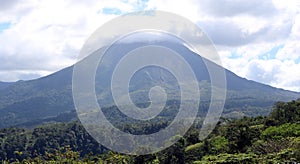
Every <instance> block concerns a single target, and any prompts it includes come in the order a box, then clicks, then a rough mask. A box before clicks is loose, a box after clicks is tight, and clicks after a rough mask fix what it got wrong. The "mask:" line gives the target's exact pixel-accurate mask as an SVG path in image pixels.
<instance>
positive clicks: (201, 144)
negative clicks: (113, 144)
mask: <svg viewBox="0 0 300 164" xmlns="http://www.w3.org/2000/svg"><path fill="white" fill-rule="evenodd" d="M299 112H300V100H297V101H292V102H287V103H283V102H280V103H276V104H275V105H274V109H273V111H272V113H271V114H270V116H268V117H265V116H259V117H254V118H249V117H244V118H242V119H238V120H234V119H226V118H222V119H220V121H219V123H218V125H217V126H216V128H215V129H214V131H213V132H212V133H211V134H210V135H209V137H207V138H206V139H205V140H203V141H200V140H199V139H198V135H199V128H198V126H196V125H195V126H193V127H192V128H191V129H190V130H189V131H188V133H187V134H186V135H185V136H183V137H182V138H181V139H180V140H179V141H178V142H177V143H176V144H174V145H173V146H171V147H169V148H167V149H165V150H163V151H161V152H158V153H155V154H150V155H144V156H129V155H124V154H118V153H115V152H112V151H109V150H107V149H105V148H104V147H102V146H101V145H99V144H98V143H97V142H96V141H95V140H94V139H93V138H91V137H90V136H89V135H88V133H86V131H85V130H84V128H83V127H82V126H81V124H80V123H78V122H72V123H60V124H52V125H47V126H41V127H36V128H34V129H21V128H6V129H1V130H0V159H1V160H2V163H8V162H9V163H11V162H15V163H55V162H56V163H220V164H222V163H230V164H232V163H237V164H238V163H291V162H299V161H300V118H299ZM162 125H163V126H162ZM164 125H165V123H164V122H162V121H160V122H157V123H155V124H150V123H149V124H141V125H140V126H139V127H136V126H137V125H134V126H135V127H134V128H133V129H136V130H137V131H142V129H147V131H145V130H144V131H143V132H146V133H149V132H153V131H157V129H160V128H163V127H164ZM129 126H130V125H129V124H128V125H126V126H124V130H126V129H127V131H130V130H128V129H129V128H130V127H129ZM149 127H152V128H149ZM155 127H156V128H155ZM131 130H132V129H131ZM131 132H132V131H131Z"/></svg>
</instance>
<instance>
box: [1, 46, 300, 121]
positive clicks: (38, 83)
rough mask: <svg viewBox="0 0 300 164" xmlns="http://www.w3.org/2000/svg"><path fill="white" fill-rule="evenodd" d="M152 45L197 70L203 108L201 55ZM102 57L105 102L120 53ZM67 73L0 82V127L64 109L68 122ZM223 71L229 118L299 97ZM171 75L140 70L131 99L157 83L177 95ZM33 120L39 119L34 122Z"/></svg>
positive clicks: (206, 80) (205, 82)
mask: <svg viewBox="0 0 300 164" xmlns="http://www.w3.org/2000/svg"><path fill="white" fill-rule="evenodd" d="M147 44H149V43H120V44H116V45H115V47H114V48H113V49H112V52H111V53H112V54H116V53H119V52H122V53H123V54H126V52H129V51H130V50H131V49H132V48H135V47H139V46H141V45H147ZM151 44H156V45H161V46H165V47H169V48H171V49H173V50H175V51H177V53H179V54H180V55H182V56H183V57H184V58H185V60H186V61H187V62H188V63H189V64H190V66H191V67H192V69H193V71H194V72H195V74H196V77H197V80H198V82H199V88H200V91H201V94H202V95H204V96H203V97H204V98H203V97H201V100H202V104H206V106H205V107H204V108H207V103H209V98H210V89H211V88H210V87H211V86H210V77H209V74H208V71H207V68H206V67H205V65H204V63H203V61H204V60H206V59H204V58H201V57H200V56H199V55H198V54H195V53H194V52H192V51H190V50H189V49H188V48H187V47H185V46H184V45H182V44H179V43H177V42H172V41H171V42H170V41H165V40H164V41H159V42H155V43H151ZM107 56H108V57H107V60H105V61H107V62H108V63H107V64H105V66H104V67H101V66H100V67H99V68H98V71H97V75H96V91H97V93H98V95H97V96H98V99H99V100H98V101H99V103H100V104H106V106H110V105H113V103H112V100H111V95H110V91H109V88H110V86H109V85H110V80H109V79H110V78H111V77H110V76H111V73H112V70H113V68H114V66H115V64H116V63H117V61H118V60H119V59H120V58H121V57H122V56H118V55H107ZM90 57H92V56H90ZM207 62H209V61H207ZM212 64H213V63H212ZM217 67H220V66H217ZM99 70H101V71H99ZM72 72H73V66H71V67H68V68H65V69H63V70H61V71H58V72H56V73H53V74H51V75H49V76H46V77H42V78H39V79H36V80H30V81H19V82H16V83H13V84H11V85H9V86H6V87H2V90H1V92H0V112H1V115H0V127H9V126H19V125H26V124H28V123H30V124H31V123H32V124H40V123H42V122H43V121H55V120H57V118H58V117H59V118H61V117H60V116H61V115H68V114H71V116H72V117H66V119H65V120H64V119H60V120H61V121H69V120H70V119H72V118H75V114H74V112H73V111H74V110H75V108H74V104H73V100H72ZM225 74H226V79H227V89H228V91H227V99H226V104H225V109H224V112H223V114H224V115H225V116H228V117H241V116H244V115H248V116H256V115H267V114H268V113H269V112H270V111H271V108H272V106H273V104H274V103H275V102H276V101H290V100H293V99H297V98H299V97H300V93H297V92H291V91H286V90H282V89H277V88H274V87H271V86H268V85H264V84H260V83H257V82H254V81H250V80H247V79H244V78H240V77H238V76H237V75H235V74H234V73H232V72H231V71H229V70H225ZM173 80H174V79H173V77H172V75H170V73H168V72H167V71H164V70H159V69H156V68H145V69H143V70H141V71H140V73H139V74H137V75H136V76H135V77H134V78H133V79H132V81H131V84H130V92H131V96H132V97H133V101H134V102H136V103H144V102H147V101H148V91H149V89H150V88H151V87H152V86H155V85H159V84H163V85H164V86H165V87H166V88H169V89H170V88H171V89H170V92H169V93H171V94H173V93H174V95H175V96H174V95H173V97H172V99H176V98H178V97H176V94H175V92H176V91H177V89H178V87H176V84H175V83H173V82H172V81H173ZM175 80H176V79H175ZM168 82H171V83H168ZM3 86H4V85H3ZM0 87H1V85H0ZM135 98H137V99H135ZM204 113H205V112H204ZM36 120H39V121H37V122H35V121H36ZM34 122H35V123H34Z"/></svg>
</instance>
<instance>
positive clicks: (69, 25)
mask: <svg viewBox="0 0 300 164" xmlns="http://www.w3.org/2000/svg"><path fill="white" fill-rule="evenodd" d="M105 8H106V9H108V10H109V9H115V12H111V13H109V12H107V13H105ZM143 9H158V10H164V11H169V12H173V13H176V14H179V15H182V16H184V17H186V18H188V19H190V20H191V21H193V22H195V23H198V24H199V26H200V27H202V28H203V30H204V31H205V32H206V33H207V34H208V35H209V37H210V38H211V39H212V41H213V42H214V43H215V44H216V48H217V50H218V52H219V54H220V57H221V59H222V62H223V65H224V66H225V67H226V68H228V69H229V70H231V71H233V72H234V73H236V74H238V75H240V76H242V77H246V78H249V79H252V80H256V81H258V82H263V83H266V84H271V85H274V86H276V87H282V88H285V89H292V90H297V91H300V72H299V71H298V70H300V66H299V62H300V59H299V56H300V52H299V50H300V47H299V45H300V44H299V43H298V42H299V38H300V1H299V0H290V1H282V0H272V1H271V0H266V1H261V0H253V1H247V2H245V1H235V0H233V1H232V0H221V1H219V0H218V1H217V0H200V1H199V0H187V1H181V0H165V1H161V0H149V1H148V2H147V1H142V0H138V1H135V0H127V1H123V0H101V1H98V0H90V1H71V0H67V1H60V0H53V1H38V0H28V1H23V0H20V1H16V0H11V1H3V2H1V6H0V11H1V14H0V24H1V23H10V24H11V26H10V28H9V29H6V30H4V31H2V32H0V45H1V46H0V60H1V62H2V63H1V65H0V80H4V81H13V80H17V79H28V78H30V77H32V78H35V77H38V76H43V75H46V74H49V73H52V72H54V71H57V70H59V69H62V68H64V67H66V66H69V65H71V64H73V63H74V62H75V61H76V56H77V55H78V53H79V50H80V48H81V46H82V44H83V43H84V41H85V40H86V39H87V37H88V36H89V35H90V34H91V33H92V32H93V31H94V30H96V29H97V28H98V27H99V26H100V25H101V24H103V23H105V22H106V21H108V20H110V19H112V18H114V17H116V16H117V14H118V12H121V13H127V12H131V11H136V10H143ZM278 46H282V48H280V49H279V50H278V52H271V50H272V49H274V47H278ZM273 53H276V54H273Z"/></svg>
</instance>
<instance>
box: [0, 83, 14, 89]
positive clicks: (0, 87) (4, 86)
mask: <svg viewBox="0 0 300 164" xmlns="http://www.w3.org/2000/svg"><path fill="white" fill-rule="evenodd" d="M13 83H14V82H1V81H0V90H2V89H5V88H7V87H9V86H10V85H12V84H13Z"/></svg>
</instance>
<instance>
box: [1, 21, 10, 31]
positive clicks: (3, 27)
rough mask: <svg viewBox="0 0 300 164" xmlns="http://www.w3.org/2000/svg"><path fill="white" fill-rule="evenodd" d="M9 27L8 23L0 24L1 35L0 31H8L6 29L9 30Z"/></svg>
mask: <svg viewBox="0 0 300 164" xmlns="http://www.w3.org/2000/svg"><path fill="white" fill-rule="evenodd" d="M10 26H11V23H10V22H8V23H7V22H6V23H5V22H3V23H0V33H2V31H4V30H6V29H8V28H10Z"/></svg>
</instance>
